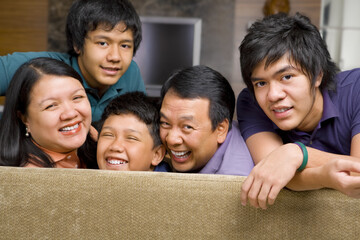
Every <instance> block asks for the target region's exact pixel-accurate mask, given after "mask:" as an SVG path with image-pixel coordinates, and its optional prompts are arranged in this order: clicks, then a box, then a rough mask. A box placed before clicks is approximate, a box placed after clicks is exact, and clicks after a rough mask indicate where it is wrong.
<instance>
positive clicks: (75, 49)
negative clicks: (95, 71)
mask: <svg viewBox="0 0 360 240" xmlns="http://www.w3.org/2000/svg"><path fill="white" fill-rule="evenodd" d="M74 51H75V52H76V54H78V55H80V49H79V48H78V47H76V46H75V45H74Z"/></svg>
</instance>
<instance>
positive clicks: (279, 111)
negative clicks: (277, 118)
mask: <svg viewBox="0 0 360 240" xmlns="http://www.w3.org/2000/svg"><path fill="white" fill-rule="evenodd" d="M289 109H290V108H281V109H274V112H277V113H282V112H285V111H287V110H289Z"/></svg>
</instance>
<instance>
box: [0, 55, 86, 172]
mask: <svg viewBox="0 0 360 240" xmlns="http://www.w3.org/2000/svg"><path fill="white" fill-rule="evenodd" d="M44 75H54V76H67V77H72V78H75V79H77V80H79V81H80V82H82V80H81V77H80V75H79V74H78V73H77V72H76V71H75V70H74V69H73V68H71V67H70V66H69V65H67V64H66V63H64V62H61V61H59V60H55V59H51V58H35V59H32V60H30V61H28V62H26V63H24V64H23V65H22V66H21V67H20V68H19V69H18V70H17V71H16V73H15V75H14V76H13V78H12V80H11V82H10V85H9V88H8V90H7V92H6V99H5V107H4V112H3V114H2V117H1V119H0V165H2V166H25V165H27V164H28V163H30V162H31V163H33V164H35V165H37V166H41V167H54V166H55V163H54V161H53V160H52V158H51V157H50V156H49V155H48V154H46V153H45V152H43V151H42V150H41V149H40V148H38V147H37V146H36V145H35V144H34V142H33V141H32V140H31V137H26V136H25V133H26V127H25V124H24V123H23V122H22V120H21V119H20V115H27V108H28V106H29V103H30V94H31V91H32V89H33V87H34V85H35V84H36V82H37V81H38V80H39V79H41V77H42V76H44ZM80 151H81V150H80ZM79 155H83V154H82V153H80V154H79ZM90 165H91V163H90Z"/></svg>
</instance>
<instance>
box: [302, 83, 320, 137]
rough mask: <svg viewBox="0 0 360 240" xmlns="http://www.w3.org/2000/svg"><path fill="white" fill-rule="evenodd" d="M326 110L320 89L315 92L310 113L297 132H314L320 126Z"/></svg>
mask: <svg viewBox="0 0 360 240" xmlns="http://www.w3.org/2000/svg"><path fill="white" fill-rule="evenodd" d="M323 110H324V99H323V96H322V93H321V91H320V89H319V88H316V89H315V90H314V99H313V104H312V106H311V108H310V111H309V113H308V114H307V115H306V117H305V118H304V120H303V121H302V122H301V123H300V124H299V126H298V127H297V128H296V130H300V131H303V132H312V131H313V130H314V129H315V128H316V126H317V125H318V124H319V122H320V120H321V117H322V114H323Z"/></svg>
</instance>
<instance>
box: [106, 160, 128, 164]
mask: <svg viewBox="0 0 360 240" xmlns="http://www.w3.org/2000/svg"><path fill="white" fill-rule="evenodd" d="M108 163H110V164H113V165H120V164H126V163H127V162H126V161H121V160H108Z"/></svg>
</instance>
